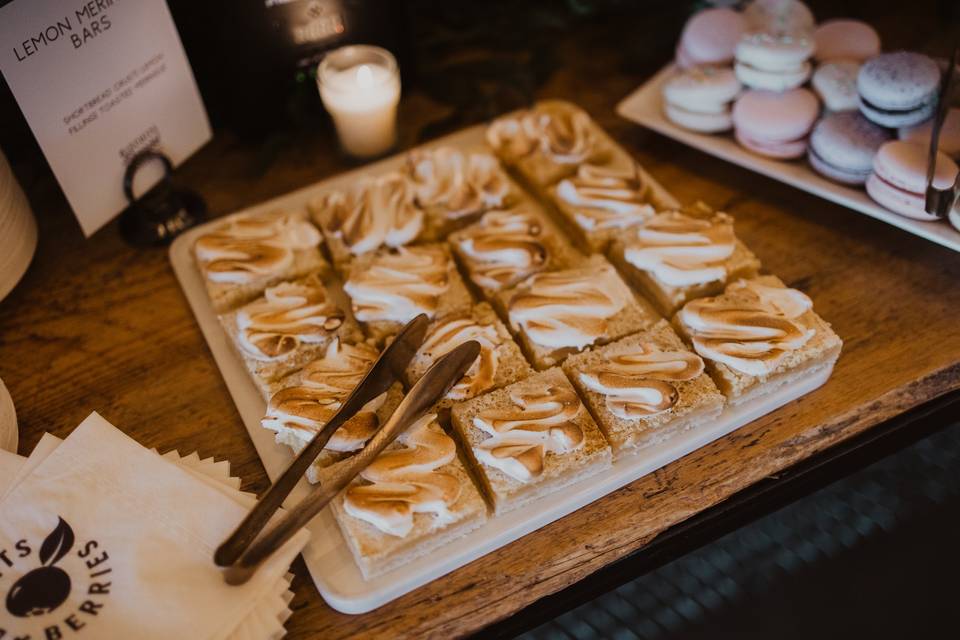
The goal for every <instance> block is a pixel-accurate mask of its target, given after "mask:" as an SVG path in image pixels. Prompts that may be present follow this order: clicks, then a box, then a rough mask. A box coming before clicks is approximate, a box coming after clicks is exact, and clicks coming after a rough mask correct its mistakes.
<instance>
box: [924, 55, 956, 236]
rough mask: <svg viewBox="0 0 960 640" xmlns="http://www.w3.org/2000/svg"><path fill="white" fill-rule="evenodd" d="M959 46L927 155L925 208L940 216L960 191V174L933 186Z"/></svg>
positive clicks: (942, 83)
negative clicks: (942, 186)
mask: <svg viewBox="0 0 960 640" xmlns="http://www.w3.org/2000/svg"><path fill="white" fill-rule="evenodd" d="M957 49H958V47H957V46H954V47H953V52H952V53H951V54H950V62H949V65H948V66H947V70H946V72H945V73H944V74H943V79H942V80H941V81H940V94H939V96H938V97H937V110H936V112H935V114H934V117H933V127H932V129H931V131H930V151H929V154H928V156H927V192H926V198H925V201H924V209H926V211H927V213H929V214H931V215H934V216H936V217H938V218H946V217H947V216H948V215H949V214H950V211H951V210H952V209H953V205H954V203H955V202H956V201H957V195H958V193H960V174H958V175H957V177H956V179H955V180H954V182H953V184H952V185H951V186H949V187H947V188H946V189H938V188H936V187H935V186H933V178H934V175H935V174H936V171H937V150H938V148H939V146H940V129H941V128H942V127H943V121H944V120H945V119H946V117H947V111H949V109H950V91H951V86H952V84H953V77H954V75H955V74H956V67H957Z"/></svg>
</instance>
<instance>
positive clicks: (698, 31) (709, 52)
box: [676, 8, 746, 69]
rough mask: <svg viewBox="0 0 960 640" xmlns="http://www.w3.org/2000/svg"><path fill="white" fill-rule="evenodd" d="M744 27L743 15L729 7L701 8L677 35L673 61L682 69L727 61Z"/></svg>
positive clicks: (731, 56)
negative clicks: (675, 55)
mask: <svg viewBox="0 0 960 640" xmlns="http://www.w3.org/2000/svg"><path fill="white" fill-rule="evenodd" d="M745 29H746V22H745V21H744V19H743V16H742V15H740V13H738V12H737V11H734V10H733V9H727V8H718V9H705V10H704V11H700V12H698V13H696V14H694V15H693V16H692V17H691V18H690V19H689V20H687V24H686V25H685V26H684V27H683V33H682V34H681V35H680V42H679V43H678V44H677V57H676V60H677V64H678V65H679V66H680V67H681V68H684V69H686V68H689V67H695V66H698V65H704V64H713V65H715V64H725V63H727V62H730V61H731V60H733V53H734V51H735V50H736V48H737V43H738V42H739V41H740V38H741V37H742V36H743V32H744V30H745Z"/></svg>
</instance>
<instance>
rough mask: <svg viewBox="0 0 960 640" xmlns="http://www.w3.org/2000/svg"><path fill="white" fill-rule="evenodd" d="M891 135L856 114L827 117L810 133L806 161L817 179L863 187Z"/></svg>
mask: <svg viewBox="0 0 960 640" xmlns="http://www.w3.org/2000/svg"><path fill="white" fill-rule="evenodd" d="M890 137H891V134H890V132H889V131H888V130H886V129H884V128H883V127H879V126H877V125H875V124H873V123H872V122H870V121H869V120H867V119H866V118H864V117H863V116H862V115H860V114H859V113H857V112H856V111H847V112H843V113H831V114H827V115H826V116H824V117H823V118H821V119H820V120H819V122H817V124H816V125H814V127H813V131H812V132H811V133H810V142H809V149H808V151H807V159H808V160H810V165H811V166H812V167H813V168H814V169H815V170H816V171H817V173H820V174H821V175H824V176H826V177H827V178H830V179H831V180H834V181H836V182H841V183H843V184H857V185H858V184H863V183H864V182H866V181H867V177H868V176H869V175H870V172H871V171H872V170H873V158H874V156H875V155H876V154H877V150H878V149H879V148H880V146H881V145H883V143H885V142H887V141H888V140H890Z"/></svg>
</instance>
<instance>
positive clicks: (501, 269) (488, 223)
mask: <svg viewBox="0 0 960 640" xmlns="http://www.w3.org/2000/svg"><path fill="white" fill-rule="evenodd" d="M458 246H459V249H460V253H461V254H462V255H463V256H464V258H465V261H466V262H467V263H468V268H469V271H470V275H471V277H472V279H473V281H474V282H476V283H477V285H479V286H481V287H484V288H486V289H491V290H493V291H499V290H500V289H503V288H504V287H508V286H511V285H513V284H516V283H517V282H519V281H521V280H523V279H524V278H526V277H527V276H529V275H530V274H532V273H535V272H537V271H539V270H540V268H541V267H542V266H543V265H544V264H545V263H546V261H547V255H548V254H547V247H546V245H545V244H544V243H543V227H542V225H541V223H540V221H539V220H537V218H536V217H535V216H533V215H532V214H530V213H526V212H523V211H518V210H510V211H499V210H497V211H488V212H487V213H485V214H483V217H482V218H480V220H479V222H477V224H475V225H472V226H471V227H469V228H467V229H465V230H464V231H463V232H462V233H461V236H460V240H459V242H458Z"/></svg>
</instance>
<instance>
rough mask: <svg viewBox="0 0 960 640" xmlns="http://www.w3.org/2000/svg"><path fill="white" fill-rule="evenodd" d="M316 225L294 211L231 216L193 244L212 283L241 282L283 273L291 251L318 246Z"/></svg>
mask: <svg viewBox="0 0 960 640" xmlns="http://www.w3.org/2000/svg"><path fill="white" fill-rule="evenodd" d="M321 240H322V238H321V237H320V232H319V231H317V229H316V227H314V226H313V225H312V224H310V223H309V222H307V221H306V220H305V219H304V217H303V216H302V215H298V214H296V213H279V214H273V215H269V216H248V217H238V218H233V219H232V220H230V221H228V222H227V223H226V224H224V225H222V226H221V227H219V228H217V229H216V230H215V231H213V232H211V233H208V234H205V235H202V236H200V237H199V238H198V239H197V242H196V244H195V245H194V251H195V253H196V256H197V259H198V260H200V262H201V263H202V265H203V270H204V272H205V273H206V276H207V279H208V280H210V281H212V282H224V283H233V284H244V283H247V282H252V281H253V280H255V279H257V278H260V277H264V276H270V275H276V274H280V273H283V272H284V271H285V270H287V269H288V268H289V267H290V266H291V265H292V264H293V252H294V251H302V250H307V249H312V248H314V247H318V246H320V242H321Z"/></svg>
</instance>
